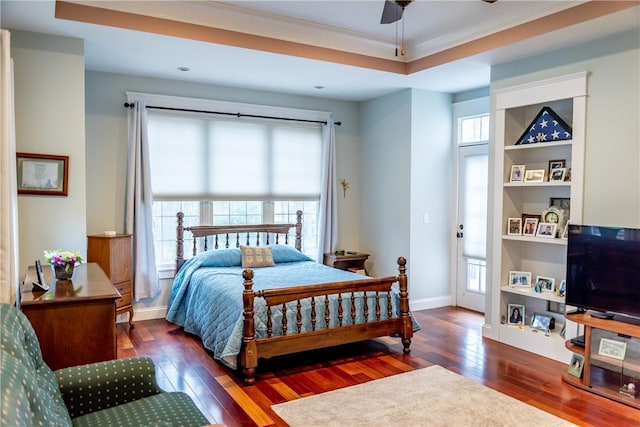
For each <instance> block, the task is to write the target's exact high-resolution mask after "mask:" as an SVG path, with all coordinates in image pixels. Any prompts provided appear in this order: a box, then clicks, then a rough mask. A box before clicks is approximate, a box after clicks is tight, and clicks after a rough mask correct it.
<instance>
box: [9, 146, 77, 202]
mask: <svg viewBox="0 0 640 427" xmlns="http://www.w3.org/2000/svg"><path fill="white" fill-rule="evenodd" d="M16 169H17V172H18V176H17V181H18V194H34V195H40V196H66V195H67V191H68V188H69V182H68V178H69V156H55V155H51V154H30V153H16Z"/></svg>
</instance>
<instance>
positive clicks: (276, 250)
mask: <svg viewBox="0 0 640 427" xmlns="http://www.w3.org/2000/svg"><path fill="white" fill-rule="evenodd" d="M271 253H272V254H273V261H274V262H275V263H276V264H279V263H283V262H296V261H313V259H311V258H309V257H308V256H307V255H305V254H303V253H302V252H300V251H299V250H297V249H296V248H294V247H293V246H287V245H273V246H271Z"/></svg>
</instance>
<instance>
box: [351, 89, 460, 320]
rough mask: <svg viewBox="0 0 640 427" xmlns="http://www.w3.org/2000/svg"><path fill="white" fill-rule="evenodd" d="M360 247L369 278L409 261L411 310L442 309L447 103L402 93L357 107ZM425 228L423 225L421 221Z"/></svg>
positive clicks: (445, 299) (443, 97) (434, 95)
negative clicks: (367, 257) (401, 260)
mask: <svg viewBox="0 0 640 427" xmlns="http://www.w3.org/2000/svg"><path fill="white" fill-rule="evenodd" d="M361 125H362V128H361V131H360V132H361V134H362V182H366V183H367V184H368V185H367V186H366V187H365V188H363V189H362V192H361V198H362V221H361V241H362V242H363V249H364V250H365V251H367V252H369V253H370V254H371V255H372V257H371V260H372V265H373V267H370V269H369V271H370V272H371V273H372V274H373V275H377V276H386V275H393V274H397V264H396V260H397V258H398V256H404V257H405V258H407V260H408V264H407V266H408V274H409V288H410V295H411V302H412V308H413V309H423V308H427V307H436V306H442V305H448V304H449V303H450V296H449V262H450V257H449V246H450V236H449V233H448V230H449V228H450V215H449V213H450V212H449V206H450V203H451V199H450V194H451V164H452V153H453V150H452V142H451V96H450V95H448V94H444V93H438V92H430V91H424V90H404V91H401V92H398V93H395V94H391V95H387V96H384V97H380V98H377V99H373V100H370V101H367V102H364V103H363V104H362V108H361ZM425 213H426V214H428V216H429V222H428V223H426V224H425V223H424V220H423V219H424V214H425Z"/></svg>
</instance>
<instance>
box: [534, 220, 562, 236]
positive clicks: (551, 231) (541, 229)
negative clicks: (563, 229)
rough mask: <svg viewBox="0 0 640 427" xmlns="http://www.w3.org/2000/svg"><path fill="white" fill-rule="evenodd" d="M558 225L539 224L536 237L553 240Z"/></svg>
mask: <svg viewBox="0 0 640 427" xmlns="http://www.w3.org/2000/svg"><path fill="white" fill-rule="evenodd" d="M557 229H558V224H555V223H552V222H541V223H540V224H538V230H537V231H536V237H546V238H549V239H553V238H555V237H556V231H557Z"/></svg>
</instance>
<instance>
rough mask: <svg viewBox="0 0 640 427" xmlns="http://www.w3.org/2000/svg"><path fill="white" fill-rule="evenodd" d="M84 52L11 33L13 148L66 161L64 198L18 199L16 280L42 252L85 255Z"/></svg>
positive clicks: (73, 43)
mask: <svg viewBox="0 0 640 427" xmlns="http://www.w3.org/2000/svg"><path fill="white" fill-rule="evenodd" d="M83 50H84V47H83V42H82V40H78V39H71V38H66V37H57V36H51V35H44V34H36V33H28V32H22V31H15V30H13V31H11V56H12V58H13V61H14V70H15V107H16V149H17V151H18V152H27V153H38V154H55V155H66V156H69V191H68V196H67V197H60V196H31V195H20V196H18V216H19V245H20V263H19V265H20V272H21V276H22V275H24V273H26V270H27V266H29V265H33V262H34V260H36V259H43V254H42V252H43V250H45V249H55V248H63V249H69V250H79V251H80V252H81V253H82V255H83V256H85V255H86V245H87V244H86V212H87V208H86V206H87V198H86V192H87V188H86V181H85V135H84V51H83Z"/></svg>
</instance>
